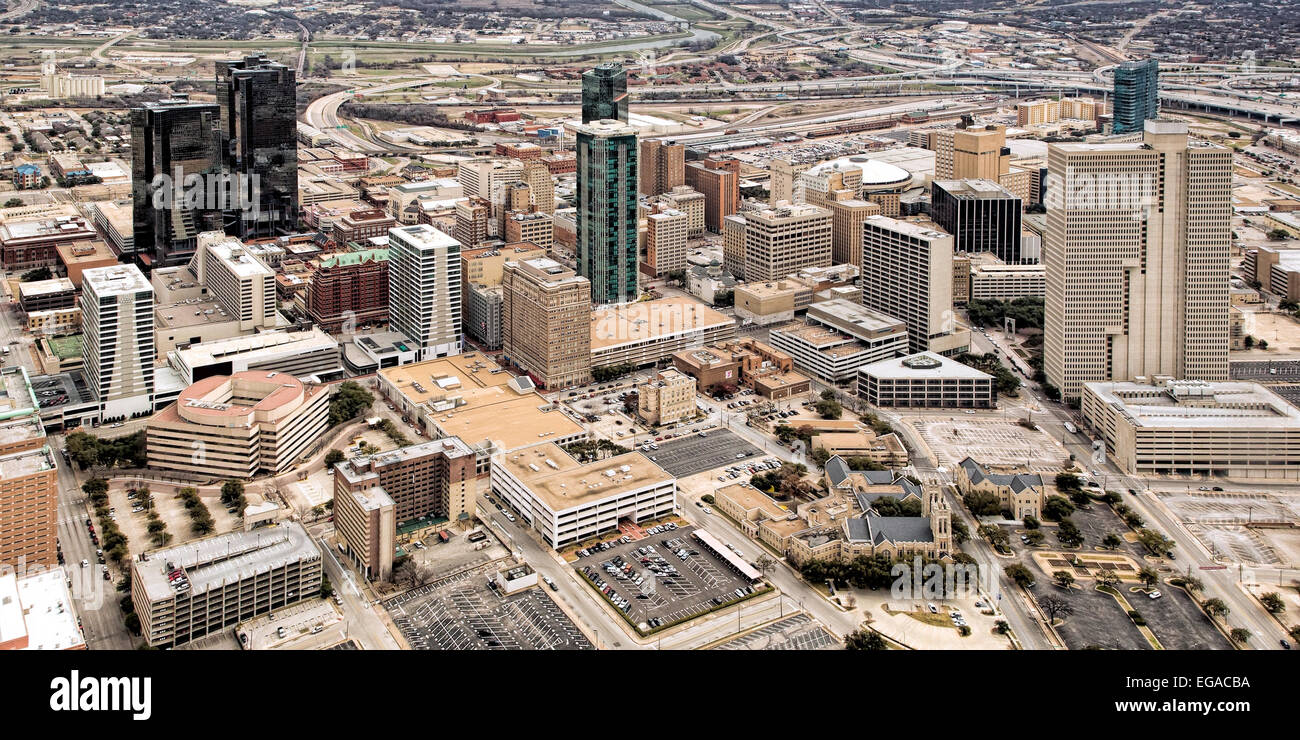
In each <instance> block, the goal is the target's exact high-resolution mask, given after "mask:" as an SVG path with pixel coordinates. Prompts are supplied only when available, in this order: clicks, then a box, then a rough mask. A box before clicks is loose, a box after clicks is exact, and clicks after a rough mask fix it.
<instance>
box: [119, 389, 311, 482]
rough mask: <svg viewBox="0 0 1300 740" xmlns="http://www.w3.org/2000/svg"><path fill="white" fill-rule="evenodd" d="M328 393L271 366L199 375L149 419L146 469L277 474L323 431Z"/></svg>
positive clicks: (242, 475)
mask: <svg viewBox="0 0 1300 740" xmlns="http://www.w3.org/2000/svg"><path fill="white" fill-rule="evenodd" d="M329 395H330V394H329V388H328V387H326V386H322V385H316V384H306V383H303V382H302V381H301V380H298V379H297V378H295V377H293V376H292V375H289V374H287V373H281V372H275V371H270V372H263V371H261V370H246V371H244V372H240V373H235V374H233V375H229V376H223V375H214V376H211V377H208V378H204V379H203V380H200V381H198V382H197V383H194V384H193V385H191V386H189V387H188V388H186V389H185V390H183V391H181V392H180V395H179V396H178V397H177V399H176V402H175V403H173V404H171V405H169V406H167V407H166V408H164V409H163V410H162V411H159V412H158V413H156V414H154V415H153V416H152V417H150V418H149V423H148V425H147V426H146V428H145V429H146V443H145V452H146V454H147V456H148V460H149V467H151V468H157V469H160V470H177V471H185V472H187V473H191V474H199V475H205V476H208V477H211V478H213V479H219V478H252V477H253V476H254V475H256V474H257V473H259V472H269V473H280V472H283V471H285V470H287V469H289V468H290V467H291V466H292V465H294V464H296V463H297V462H298V461H299V458H300V457H302V455H303V454H304V453H305V452H307V451H308V450H309V449H310V448H311V446H312V445H313V444H314V443H315V442H316V441H317V440H318V439H319V437H320V435H321V434H322V433H324V431H325V428H326V427H327V426H328V421H329Z"/></svg>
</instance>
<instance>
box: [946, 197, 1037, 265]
mask: <svg viewBox="0 0 1300 740" xmlns="http://www.w3.org/2000/svg"><path fill="white" fill-rule="evenodd" d="M1021 205H1022V204H1021V201H1020V199H1019V198H1017V197H1016V196H1014V195H1012V194H1011V193H1010V192H1009V191H1008V190H1007V189H1006V188H1004V187H1002V186H1001V185H999V184H997V183H996V182H993V181H992V180H935V181H934V186H933V193H932V195H931V197H930V217H931V218H933V219H934V222H935V223H937V224H939V225H940V226H942V227H943V230H944V231H947V232H948V233H949V234H952V236H953V245H952V246H953V251H955V252H972V253H973V252H992V253H993V254H996V255H997V256H998V259H1000V260H1002V261H1003V262H1005V263H1007V264H1008V265H1014V264H1019V263H1020V262H1021V256H1020V208H1021Z"/></svg>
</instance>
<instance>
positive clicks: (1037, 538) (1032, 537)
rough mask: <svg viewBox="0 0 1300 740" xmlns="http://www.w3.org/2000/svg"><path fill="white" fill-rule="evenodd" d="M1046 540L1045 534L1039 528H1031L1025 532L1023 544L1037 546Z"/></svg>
mask: <svg viewBox="0 0 1300 740" xmlns="http://www.w3.org/2000/svg"><path fill="white" fill-rule="evenodd" d="M1046 540H1047V535H1045V534H1043V530H1041V529H1031V530H1029V531H1028V532H1026V533H1025V544H1026V545H1029V546H1030V547H1037V546H1039V545H1041V544H1043V542H1045V541H1046Z"/></svg>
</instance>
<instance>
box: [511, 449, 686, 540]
mask: <svg viewBox="0 0 1300 740" xmlns="http://www.w3.org/2000/svg"><path fill="white" fill-rule="evenodd" d="M491 486H492V492H493V493H495V494H496V495H498V496H500V497H501V498H503V499H504V500H505V501H506V502H508V503H509V504H510V506H511V508H513V509H514V510H515V511H517V512H519V514H520V516H521V518H522V519H523V521H524V523H525V524H527V525H528V526H530V527H532V528H534V529H536V530H537V532H538V534H539V535H541V537H542V539H543V541H545V542H546V543H547V544H548V545H550V546H551V547H553V548H555V549H559V548H562V547H564V546H566V545H571V544H574V543H577V542H581V541H583V540H586V539H589V538H591V537H595V536H597V535H600V534H602V533H604V532H609V531H612V530H615V529H617V528H618V523H619V521H620V520H621V519H628V520H631V521H633V522H639V521H645V520H648V519H656V518H658V517H662V516H667V515H669V514H671V513H672V512H673V510H674V509H675V507H676V505H677V479H675V478H673V477H672V476H671V475H669V474H668V473H666V472H664V470H663V469H662V468H660V467H659V466H658V465H655V464H654V463H653V462H651V461H650V459H649V458H648V457H646V456H645V455H643V454H641V453H640V452H628V453H625V454H622V455H617V456H615V457H611V458H608V459H605V460H597V461H594V462H588V463H580V462H578V461H577V460H575V459H574V458H573V457H572V456H570V455H569V454H568V453H567V452H565V451H564V450H563V449H561V448H560V447H559V445H557V444H554V443H547V444H543V445H540V446H537V447H532V448H529V449H525V450H519V451H517V452H513V453H505V454H501V455H498V456H496V457H494V459H493V460H492V473H491Z"/></svg>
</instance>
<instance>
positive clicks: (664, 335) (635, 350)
mask: <svg viewBox="0 0 1300 740" xmlns="http://www.w3.org/2000/svg"><path fill="white" fill-rule="evenodd" d="M735 335H736V322H735V321H733V320H732V319H731V317H729V316H726V315H724V314H722V313H719V312H718V311H715V310H713V309H712V308H710V307H708V306H705V305H704V304H702V303H699V302H697V301H695V300H693V299H691V298H686V297H670V298H660V299H658V300H654V301H642V302H639V303H629V304H621V305H613V306H607V307H604V308H601V309H598V310H596V311H593V312H592V314H591V367H592V368H597V367H606V366H610V365H625V364H626V365H633V366H636V367H642V366H645V365H652V364H654V363H656V362H659V361H661V360H665V359H667V358H669V357H671V356H672V355H673V353H675V352H678V351H680V350H683V349H687V348H689V347H697V346H699V345H702V344H713V343H716V342H721V341H725V340H728V339H731V338H733V337H734V336H735Z"/></svg>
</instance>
